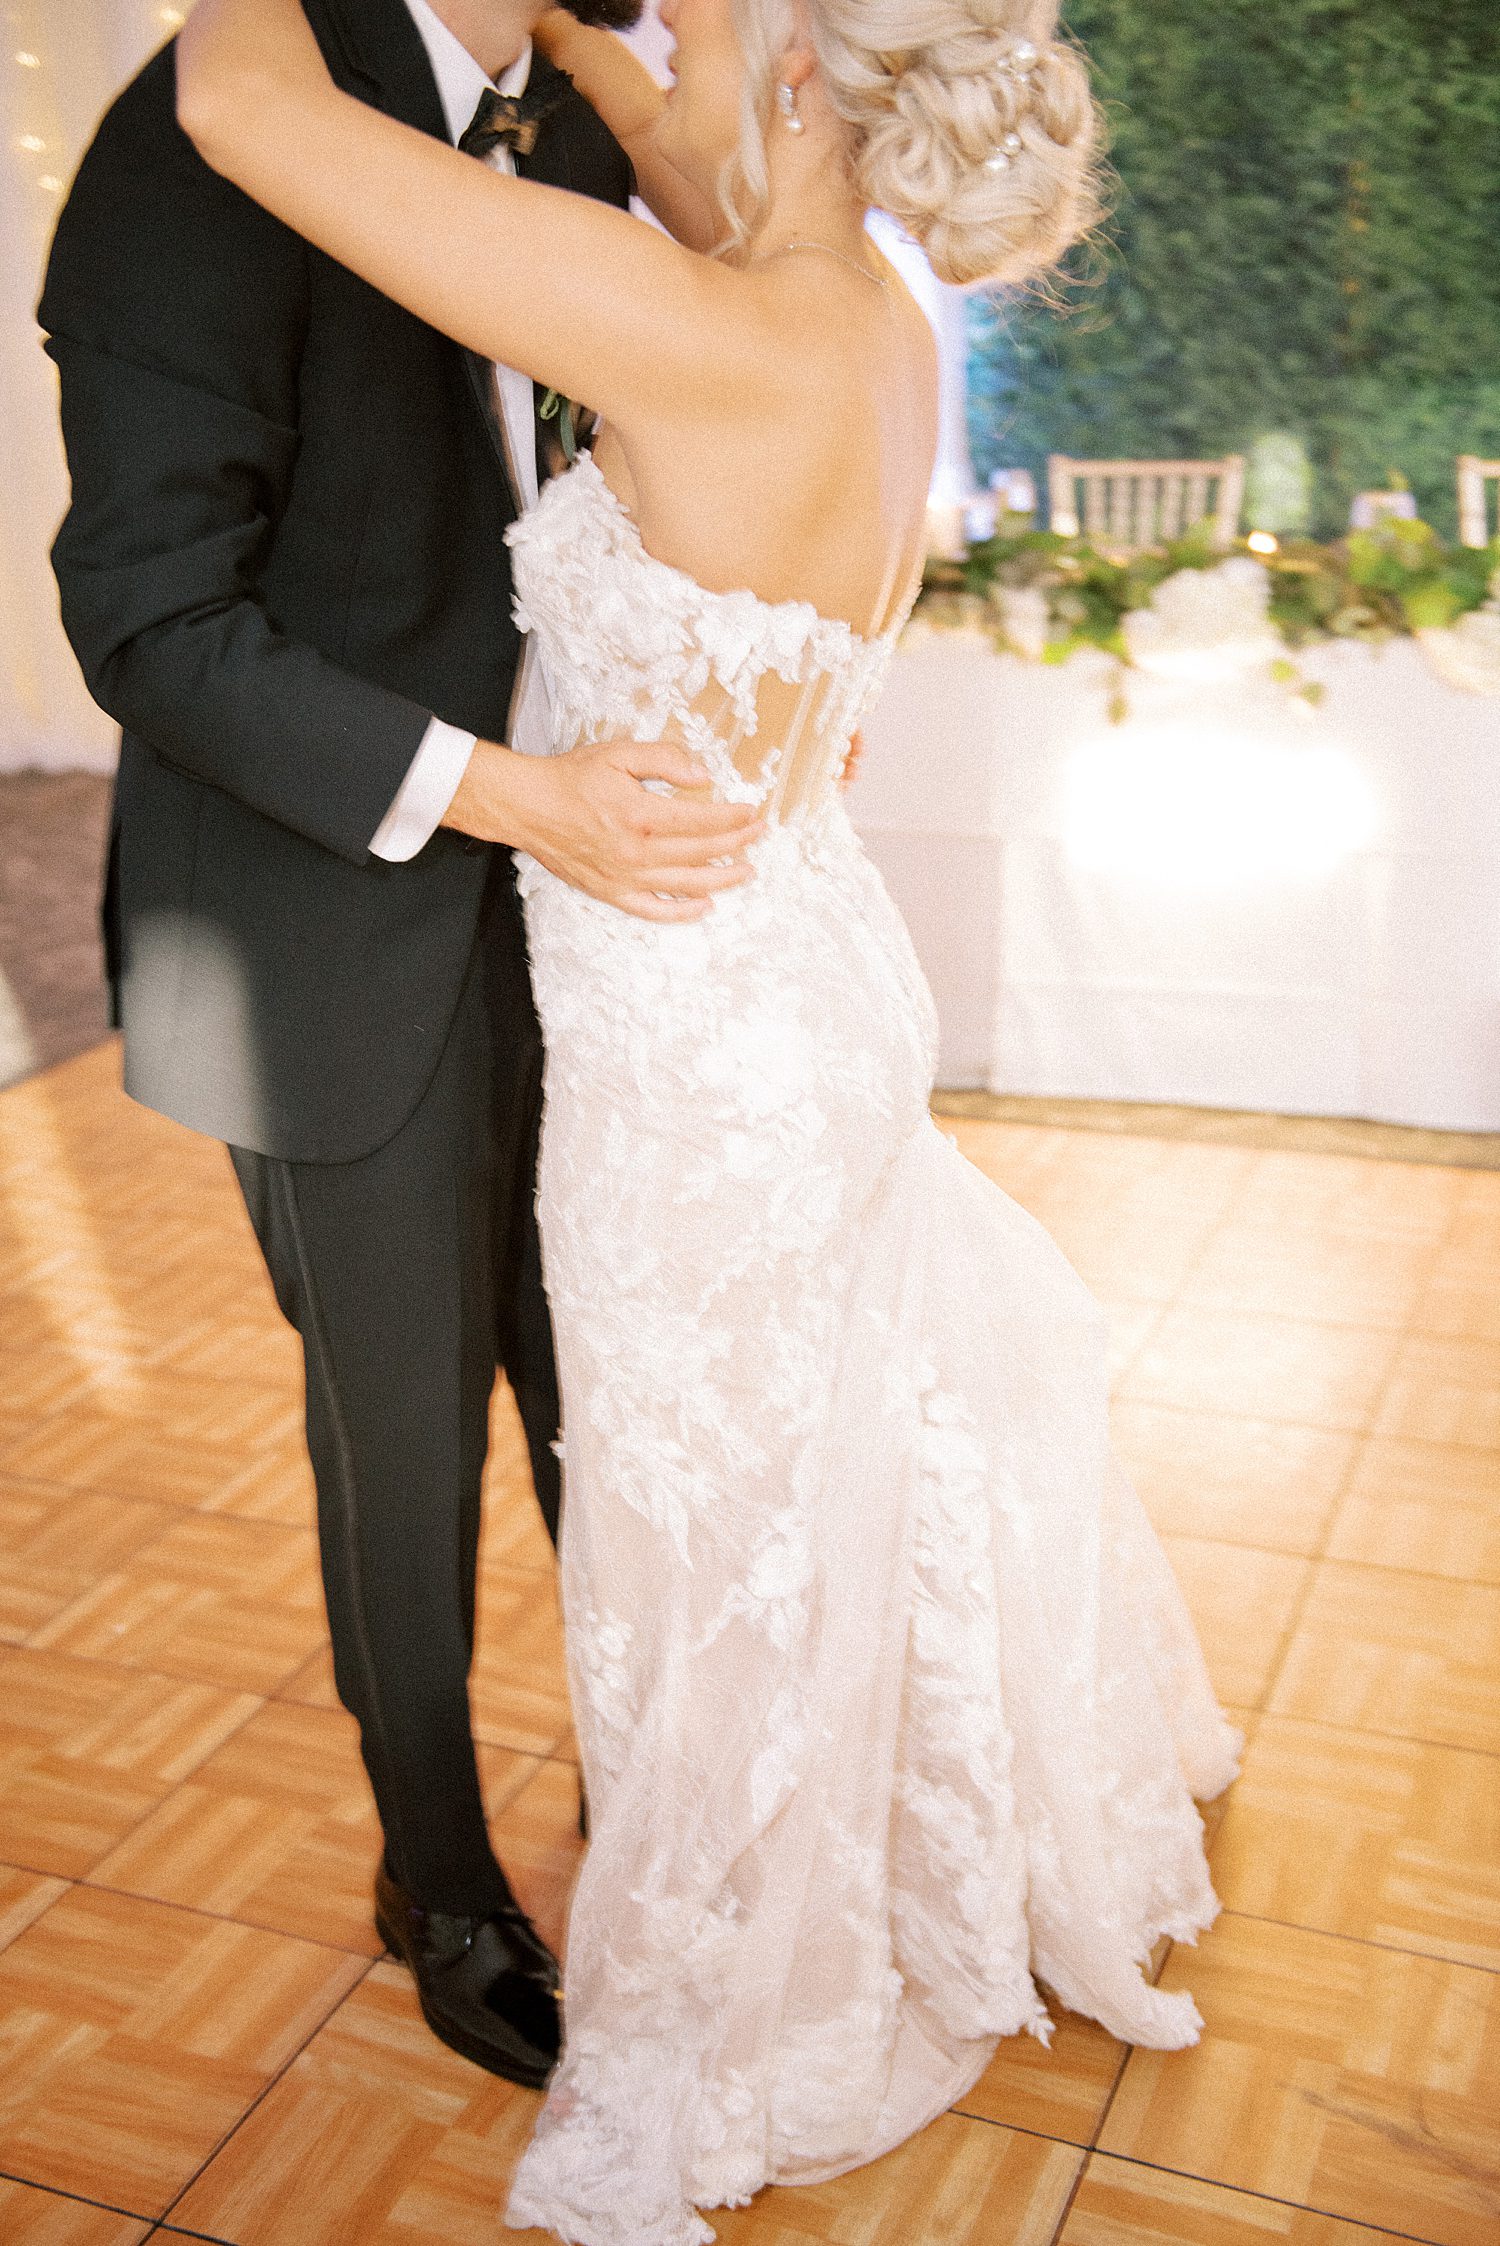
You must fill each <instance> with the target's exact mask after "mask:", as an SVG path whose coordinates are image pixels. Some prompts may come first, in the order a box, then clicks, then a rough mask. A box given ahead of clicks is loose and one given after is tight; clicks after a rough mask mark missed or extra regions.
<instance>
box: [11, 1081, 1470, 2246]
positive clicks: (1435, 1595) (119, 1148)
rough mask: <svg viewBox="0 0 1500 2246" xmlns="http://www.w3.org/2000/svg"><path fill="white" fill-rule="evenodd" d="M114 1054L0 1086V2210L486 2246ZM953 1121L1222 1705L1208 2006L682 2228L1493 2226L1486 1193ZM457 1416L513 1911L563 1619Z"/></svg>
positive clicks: (145, 1119)
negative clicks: (1078, 1364)
mask: <svg viewBox="0 0 1500 2246" xmlns="http://www.w3.org/2000/svg"><path fill="white" fill-rule="evenodd" d="M116 1075H117V1057H116V1054H115V1052H114V1050H113V1048H112V1047H104V1048H101V1049H100V1050H98V1051H96V1052H93V1053H89V1054H86V1055H85V1056H84V1057H83V1058H82V1059H80V1060H77V1061H74V1062H70V1063H68V1064H67V1065H66V1066H64V1067H62V1068H60V1069H57V1070H54V1071H53V1072H51V1073H50V1074H48V1075H43V1076H40V1077H37V1078H34V1079H33V1080H32V1081H31V1082H29V1083H27V1084H25V1085H22V1086H19V1087H17V1088H15V1089H13V1090H12V1091H10V1092H8V1093H6V1094H4V1095H3V1096H0V1348H3V1352H4V1382H3V1388H0V1554H3V1557H0V2239H3V2240H4V2241H5V2246H137V2242H138V2241H142V2240H145V2239H147V2238H155V2239H158V2240H159V2241H162V2242H165V2241H166V2240H167V2239H168V2238H170V2237H174V2236H183V2235H187V2236H196V2237H199V2238H206V2239H213V2240H221V2241H227V2242H229V2246H469V2242H471V2241H472V2242H474V2246H479V2242H484V2246H495V2242H497V2241H498V2240H499V2238H500V2237H501V2236H503V2235H510V2234H504V2233H502V2232H501V2231H500V2229H499V2216H498V2208H499V2205H500V2202H501V2199H502V2196H503V2191H504V2185H505V2180H506V2176H507V2174H508V2171H509V2168H510V2165H511V2163H512V2162H513V2160H514V2159H515V2157H516V2154H517V2151H518V2149H519V2147H520V2145H521V2143H522V2142H523V2141H524V2138H525V2135H526V2132H527V2129H528V2127H529V2124H530V2120H531V2115H532V2112H533V2109H534V2100H533V2099H532V2098H530V2097H529V2096H527V2095H526V2094H525V2093H523V2092H521V2091H518V2090H512V2089H510V2088H508V2087H507V2086H506V2085H505V2084H503V2083H500V2082H497V2081H495V2080H493V2079H492V2078H491V2077H490V2076H488V2075H486V2074H483V2073H481V2072H480V2071H479V2070H477V2069H475V2068H473V2067H470V2066H468V2065H466V2064H465V2063H464V2062H463V2061H462V2060H460V2059H458V2058H455V2057H454V2056H453V2055H452V2054H451V2053H449V2052H448V2051H446V2050H445V2049H444V2048H443V2047H442V2046H441V2045H440V2044H438V2043H436V2042H435V2041H434V2040H433V2038H432V2037H431V2036H430V2035H429V2034H428V2033H427V2032H426V2030H425V2029H424V2028H423V2026H422V2024H421V2021H420V2018H419V2016H418V2014H417V2010H416V2006H415V2004H414V2002H413V1998H412V1993H411V1988H410V1985H409V1982H408V1981H407V1979H406V1976H405V1975H404V1973H402V1972H401V1971H399V1970H398V1969H397V1968H396V1967H395V1966H394V1965H393V1964H391V1963H390V1962H389V1961H388V1960H383V1959H382V1958H381V1957H380V1954H379V1944H378V1942H377V1941H376V1938H375V1936H374V1934H373V1932H372V1929H371V1926H370V1920H369V1907H368V1883H369V1878H370V1872H371V1867H372V1862H373V1857H374V1853H375V1846H376V1833H375V1827H374V1823H373V1819H372V1816H371V1813H370V1808H369V1805H368V1802H367V1799H366V1795H365V1789H364V1785H363V1780H362V1775H361V1771H360V1766H359V1762H358V1757H357V1754H356V1751H355V1746H354V1741H353V1737H352V1727H351V1725H350V1723H349V1720H348V1719H347V1718H346V1717H345V1715H344V1714H343V1712H342V1710H341V1709H340V1708H339V1706H338V1704H337V1701H336V1700H335V1697H334V1694H333V1690H332V1685H331V1681H330V1675H329V1669H328V1662H327V1654H326V1647H325V1642H324V1626H323V1617H322V1610H321V1604H320V1599H319V1592H318V1584H317V1574H316V1559H315V1551H314V1540H313V1530H312V1518H311V1487H310V1482H309V1477H308V1474H307V1470H306V1467H305V1465H304V1463H303V1460H302V1456H301V1451H300V1445H299V1437H298V1427H297V1420H298V1370H297V1357H296V1351H295V1347H294V1345H293V1343H292V1340H291V1338H290V1336H289V1335H288V1334H287V1333H286V1332H285V1330H284V1329H283V1328H282V1327H281V1325H280V1324H279V1322H278V1319H277V1317H276V1313H275V1311H274V1308H273V1306H272V1303H271V1298H270V1293H269V1290H268V1288H267V1285H266V1283H265V1280H264V1278H263V1276H262V1274H261V1271H260V1268H259V1264H258V1262H257V1259H256V1255H255V1252H254V1248H253V1245H252V1243H251V1240H250V1237H249V1233H248V1230H247V1228H246V1225H245V1223H244V1219H243V1217H242V1215H241V1213H240V1211H239V1207H238V1203H237V1201H236V1198H235V1195H234V1193H233V1190H232V1187H231V1184H230V1181H229V1177H228V1173H227V1169H226V1166H225V1160H224V1157H223V1155H222V1153H221V1152H220V1150H218V1149H217V1148H215V1147H213V1146H210V1145H206V1144H204V1143H203V1142H201V1141H199V1140H196V1139H193V1138H191V1137H189V1136H188V1134H186V1133H185V1132H182V1131H179V1130H177V1129H175V1128H174V1127H173V1126H171V1125H170V1124H167V1123H163V1122H161V1121H159V1120H157V1119H156V1118H154V1117H151V1116H148V1115H145V1114H143V1113H142V1112H140V1111H139V1110H138V1109H134V1108H132V1107H130V1106H129V1105H128V1104H127V1103H126V1102H125V1101H124V1100H123V1098H122V1097H121V1095H120V1093H119V1091H118V1089H117V1086H116ZM950 1127H951V1128H952V1129H954V1131H955V1133H956V1134H957V1136H958V1137H959V1139H960V1142H961V1143H962V1144H963V1145H964V1147H965V1149H966V1151H967V1152H968V1153H969V1154H970V1156H971V1157H972V1158H973V1159H974V1160H975V1161H976V1162H978V1163H979V1164H980V1166H981V1167H982V1168H984V1169H986V1170H988V1171H990V1172H991V1173H992V1174H993V1175H994V1176H996V1177H997V1178H998V1179H999V1180H1000V1181H1001V1182H1002V1183H1003V1184H1004V1185H1005V1186H1006V1188H1007V1189H1008V1190H1009V1191H1010V1192H1012V1193H1014V1194H1015V1196H1016V1197H1017V1198H1018V1199H1019V1200H1020V1201H1022V1202H1023V1203H1024V1204H1025V1205H1026V1206H1027V1207H1028V1208H1030V1209H1032V1210H1033V1211H1034V1212H1035V1213H1036V1214H1037V1215H1038V1216H1039V1217H1040V1218H1041V1219H1042V1220H1043V1221H1044V1222H1045V1223H1046V1224H1047V1225H1049V1227H1050V1228H1051V1229H1052V1230H1053V1232H1054V1233H1055V1234H1056V1236H1057V1237H1058V1238H1059V1239H1060V1241H1061V1242H1062V1245H1063V1246H1064V1248H1065V1249H1066V1250H1067V1251H1068V1253H1069V1254H1070V1255H1071V1256H1072V1257H1073V1259H1074V1261H1075V1262H1076V1263H1077V1264H1078V1266H1079V1268H1080V1270H1081V1271H1082V1272H1083V1273H1084V1275H1085V1277H1086V1278H1087V1279H1088V1280H1089V1281H1090V1282H1091V1283H1092V1284H1093V1285H1094V1286H1095V1288H1096V1289H1097V1290H1098V1291H1099V1292H1100V1293H1101V1294H1102V1295H1103V1296H1104V1297H1105V1299H1106V1300H1107V1301H1108V1303H1109V1305H1110V1308H1111V1310H1112V1311H1113V1313H1114V1318H1115V1336H1116V1371H1117V1376H1118V1385H1117V1403H1116V1411H1117V1428H1118V1435H1119V1440H1120V1443H1121V1445H1122V1447H1123V1449H1124V1452H1125V1454H1126V1456H1127V1458H1128V1461H1129V1463H1130V1465H1131V1467H1132V1469H1133V1470H1134V1472H1135V1473H1136V1475H1137V1477H1138V1479H1139V1481H1140V1483H1141V1486H1142V1489H1143V1491H1144V1494H1145V1496H1146V1499H1147V1501H1148V1503H1149V1505H1150V1507H1151V1509H1152V1512H1153V1514H1154V1516H1155V1518H1156V1521H1157V1523H1158V1525H1159V1527H1160V1528H1161V1530H1162V1532H1163V1533H1164V1535H1165V1536H1166V1538H1167V1540H1168V1544H1169V1548H1170V1550H1171V1552H1172V1555H1173V1559H1174V1561H1175V1563H1176V1565H1177V1567H1178V1570H1179V1573H1180V1575H1181V1578H1182V1581H1183V1583H1184V1586H1185V1588H1186V1590H1187V1593H1188V1596H1189V1598H1190V1600H1191V1602H1192V1604H1193V1607H1194V1609H1195V1612H1196V1614H1197V1616H1198V1619H1199V1622H1200V1626H1201V1628H1202V1630H1203V1632H1204V1635H1205V1640H1206V1644H1207V1648H1208V1652H1209V1657H1210V1660H1211V1663H1212V1664H1213V1667H1214V1669H1215V1672H1216V1676H1217V1681H1218V1684H1219V1688H1220V1690H1221V1692H1222V1693H1223V1694H1224V1695H1225V1696H1226V1698H1227V1699H1228V1700H1229V1701H1230V1702H1232V1703H1233V1704H1234V1706H1235V1707H1236V1708H1237V1709H1238V1710H1239V1711H1240V1712H1241V1715H1242V1717H1243V1720H1244V1721H1245V1723H1246V1725H1247V1727H1248V1729H1249V1733H1250V1745H1249V1750H1248V1755H1247V1760H1246V1768H1245V1774H1244V1777H1243V1778H1242V1779H1241V1781H1240V1783H1239V1785H1238V1786H1237V1787H1236V1789H1235V1791H1234V1793H1233V1795H1232V1796H1231V1798H1230V1800H1229V1802H1228V1804H1227V1806H1226V1807H1224V1808H1223V1809H1222V1810H1221V1811H1220V1812H1218V1813H1216V1814H1214V1815H1213V1816H1211V1819H1210V1824H1211V1828H1212V1847H1213V1856H1214V1865H1215V1871H1216V1876H1217V1879H1218V1883H1219V1887H1220V1891H1221V1893H1222V1895H1223V1898H1224V1903H1225V1906H1226V1907H1225V1912H1224V1916H1223V1918H1222V1919H1221V1920H1220V1922H1219V1924H1218V1925H1217V1926H1216V1927H1215V1928H1214V1930H1213V1932H1212V1933H1211V1934H1210V1935H1209V1936H1208V1937H1207V1938H1206V1939H1205V1940H1204V1941H1203V1943H1202V1944H1201V1945H1200V1946H1199V1948H1198V1949H1197V1950H1196V1951H1181V1950H1179V1951H1175V1952H1173V1953H1171V1954H1170V1955H1167V1956H1166V1957H1165V1958H1164V1960H1163V1963H1162V1972H1163V1974H1164V1976H1165V1978H1166V1979H1167V1981H1169V1982H1172V1983H1182V1984H1185V1985H1190V1986H1191V1987H1192V1988H1193V1989H1194V1991H1195V1993H1196V1995H1197V1998H1198V2001H1199V2003H1200V2005H1201V2007H1202V2009H1203V2011H1204V2013H1205V2015H1206V2016H1207V2021H1208V2028H1207V2033H1206V2034H1205V2036H1204V2039H1203V2041H1202V2043H1201V2044H1200V2045H1199V2047H1198V2048H1197V2049H1196V2050H1194V2051H1191V2052H1184V2053H1179V2054H1175V2055H1173V2056H1170V2057H1164V2056H1161V2055H1158V2054H1154V2053H1150V2052H1129V2051H1126V2050H1123V2049H1122V2048H1121V2047H1119V2046H1118V2045H1117V2044H1115V2043H1113V2042H1112V2041H1111V2039H1110V2038H1109V2037H1108V2036H1106V2035H1105V2034H1104V2033H1103V2032H1102V2031H1101V2030H1099V2029H1097V2028H1094V2027H1091V2026H1089V2025H1087V2024H1086V2023H1084V2022H1082V2021H1079V2020H1076V2019H1072V2018H1064V2019H1063V2020H1061V2021H1060V2023H1059V2027H1058V2033H1057V2037H1056V2040H1055V2043H1054V2045H1053V2048H1052V2050H1051V2052H1050V2053H1047V2052H1043V2051H1042V2050H1040V2049H1039V2047H1038V2046H1037V2045H1035V2044H1034V2043H1031V2042H1028V2041H1026V2040H1024V2039H1019V2040H1017V2041H1016V2042H1015V2043H1012V2044H1007V2045H1006V2046H1004V2047H1003V2048H1002V2049H1001V2051H1000V2053H999V2055H998V2057H997V2058H996V2060H995V2063H994V2065H993V2066H992V2068H991V2069H990V2071H989V2073H988V2074H987V2076H986V2077H985V2079H984V2081H983V2082H982V2083H981V2084H980V2085H979V2087H978V2088H977V2089H976V2091H975V2092H974V2094H973V2096H972V2097H971V2098H970V2099H968V2100H967V2101H966V2103H965V2105H964V2108H963V2110H962V2111H958V2112H954V2113H952V2114H949V2115H947V2116H946V2117H945V2118H944V2119H943V2120H942V2121H941V2122H939V2123H938V2124H937V2125H936V2126H935V2127H934V2128H932V2129H930V2130H929V2131H927V2132H926V2133H925V2134H924V2135H923V2136H922V2137H920V2138H919V2139H917V2140H915V2141H914V2142H913V2143H911V2144H909V2145H907V2146H905V2147H904V2148H902V2150H900V2151H899V2152H897V2153H895V2154H893V2155H891V2156H890V2157H889V2158H888V2159H886V2160H882V2161H879V2162H877V2163H876V2164H875V2165H874V2166H872V2167H870V2168H868V2169H865V2170H863V2171H862V2172H861V2173H859V2174H858V2175H854V2176H850V2177H846V2178H844V2179H843V2180H842V2181H840V2182H838V2183H836V2184H831V2185H828V2186H825V2187H822V2188H820V2189H817V2190H809V2191H797V2192H793V2191H786V2192H769V2193H766V2194H764V2195H763V2196H762V2198H761V2199H760V2200H759V2201H758V2202H757V2203H756V2204H755V2206H754V2207H752V2208H750V2209H747V2210H744V2211H742V2212H739V2213H736V2214H731V2215H725V2216H719V2217H716V2218H715V2221H716V2224H717V2228H718V2230H719V2235H720V2237H721V2239H722V2240H723V2241H724V2242H725V2246H1052V2242H1054V2241H1056V2242H1059V2246H1169V2242H1170V2246H1375V2242H1376V2241H1377V2240H1379V2239H1382V2238H1387V2237H1389V2236H1391V2235H1392V2234H1394V2235H1396V2236H1399V2237H1406V2238H1413V2239H1419V2240H1422V2241H1426V2242H1430V2246H1496V2242H1497V2240H1500V1783H1497V1781H1500V1175H1497V1174H1495V1173H1493V1172H1488V1173H1486V1172H1481V1171H1466V1170H1463V1169H1450V1168H1436V1167H1431V1168H1429V1167H1425V1166H1420V1165H1417V1164H1413V1163H1405V1162H1397V1161H1372V1160H1366V1159H1360V1158H1356V1157H1353V1156H1347V1155H1344V1154H1340V1153H1336V1152H1326V1153H1325V1152H1300V1151H1286V1150H1284V1149H1277V1148H1275V1147H1272V1148H1269V1149H1268V1148H1260V1149H1257V1148H1255V1147H1253V1146H1250V1147H1247V1146H1237V1145H1231V1144H1216V1143H1194V1142H1191V1141H1170V1140H1166V1139H1151V1138H1144V1137H1138V1136H1132V1137H1107V1136H1101V1135H1097V1134H1091V1133H1088V1132H1080V1131H1076V1130H1067V1129H1058V1128H1050V1127H1040V1126H1037V1125H1029V1124H1026V1123H1021V1122H984V1121H975V1120H956V1121H952V1122H951V1124H950ZM495 1428H496V1441H495V1450H494V1459H493V1465H492V1470H491V1487H490V1500H489V1518H488V1528H487V1539H486V1551H485V1571H484V1603H483V1637H482V1645H481V1651H480V1656H479V1661H478V1667H477V1674H476V1682H475V1713H476V1722H477V1727H478V1731H479V1735H480V1738H481V1741H482V1742H483V1750H482V1751H483V1762H484V1773H485V1779H486V1783H487V1785H488V1788H489V1798H490V1803H491V1809H492V1815H493V1819H494V1825H495V1830H496V1833H497V1836H498V1840H499V1844H500V1848H501V1851H502V1853H503V1855H504V1857H505V1860H506V1862H507V1864H508V1865H509V1866H510V1867H511V1870H512V1872H513V1874H514V1876H515V1879H516V1883H517V1885H518V1887H519V1888H520V1889H521V1891H522V1893H523V1895H524V1897H525V1899H526V1901H527V1902H528V1904H529V1905H530V1907H531V1908H532V1909H533V1911H534V1912H535V1913H536V1915H537V1917H538V1918H539V1920H540V1922H541V1923H542V1925H543V1926H544V1928H545V1929H546V1930H547V1931H548V1932H549V1933H550V1934H551V1935H553V1936H554V1937H556V1936H558V1935H559V1934H560V1932H561V1928H562V1924H563V1916H564V1910H565V1905H566V1900H567V1895H568V1889H569V1884H570V1881H571V1878H572V1874H573V1871H574V1868H575V1865H576V1861H577V1852H578V1846H579V1844H578V1839H577V1831H576V1822H575V1820H576V1808H577V1780H576V1773H575V1770H574V1766H573V1763H572V1760H571V1747H570V1733H569V1724H568V1710H567V1702H566V1695H565V1690H564V1685H563V1680H562V1673H561V1667H560V1658H559V1656H560V1636H559V1629H558V1621H557V1614H556V1607H555V1601H554V1595H553V1586H552V1578H551V1572H550V1566H549V1553H548V1548H547V1544H546V1540H545V1538H544V1537H543V1535H542V1533H541V1530H540V1528H539V1526H538V1524H537V1522H536V1519H535V1517H534V1514H533V1511H532V1509H531V1503H530V1497H529V1492H528V1488H527V1484H526V1477H525V1469H524V1463H523V1452H522V1449H521V1445H520V1441H519V1435H518V1430H517V1428H516V1425H515V1422H514V1418H513V1415H512V1414H511V1411H510V1408H509V1405H508V1401H507V1399H506V1398H505V1397H504V1396H503V1394H502V1395H501V1396H499V1397H497V1400H496V1407H495ZM526 2235H530V2236H534V2235H535V2234H526ZM538 2246H540V2241H539V2240H538Z"/></svg>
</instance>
